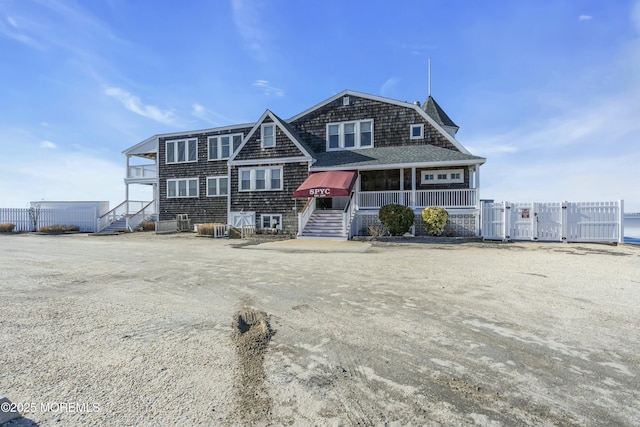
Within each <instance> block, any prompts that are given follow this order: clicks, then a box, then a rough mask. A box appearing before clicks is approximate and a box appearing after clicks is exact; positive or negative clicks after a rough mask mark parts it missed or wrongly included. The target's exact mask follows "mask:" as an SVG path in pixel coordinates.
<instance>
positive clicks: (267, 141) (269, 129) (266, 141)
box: [260, 123, 276, 148]
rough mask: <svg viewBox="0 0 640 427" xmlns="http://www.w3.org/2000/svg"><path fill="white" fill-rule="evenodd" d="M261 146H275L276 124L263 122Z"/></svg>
mask: <svg viewBox="0 0 640 427" xmlns="http://www.w3.org/2000/svg"><path fill="white" fill-rule="evenodd" d="M260 129H261V135H260V138H261V141H262V148H272V147H275V146H276V125H275V124H274V123H265V124H263V125H262V126H261V127H260Z"/></svg>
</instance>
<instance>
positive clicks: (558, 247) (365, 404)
mask: <svg viewBox="0 0 640 427" xmlns="http://www.w3.org/2000/svg"><path fill="white" fill-rule="evenodd" d="M639 303H640V248H639V247H632V246H628V245H621V246H607V245H587V244H570V245H568V244H544V243H511V244H502V243H465V244H404V243H403V244H397V243H368V242H326V241H285V242H272V243H263V244H259V245H248V244H241V245H238V241H228V240H213V239H208V238H196V237H195V236H194V235H192V234H181V235H165V236H157V235H155V234H149V233H136V234H131V235H121V236H116V237H96V236H88V235H84V234H77V235H62V236H40V235H4V236H0V395H5V396H7V397H8V398H9V399H10V400H11V401H12V402H13V403H14V404H16V405H18V406H19V407H20V409H21V410H22V412H23V415H24V418H22V419H20V420H18V421H13V422H10V423H8V424H7V425H8V426H21V427H22V426H35V425H39V426H52V425H55V426H86V425H119V426H138V425H154V426H155V425H158V426H162V425H204V426H213V425H250V424H254V425H312V424H313V425H319V426H325V425H326V426H339V425H345V426H349V425H362V426H365V425H427V426H430V425H433V426H435V425H486V426H516V425H531V426H540V425H547V426H551V425H554V426H555V425H558V426H565V425H566V426H569V425H580V426H607V425H611V426H624V425H628V426H632V425H639V424H640V404H639V403H638V402H640V351H639V350H640V307H639ZM3 427H4V426H3Z"/></svg>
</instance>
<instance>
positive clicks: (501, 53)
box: [0, 0, 640, 212]
mask: <svg viewBox="0 0 640 427" xmlns="http://www.w3.org/2000/svg"><path fill="white" fill-rule="evenodd" d="M0 52H2V59H1V61H0V82H1V84H0V146H1V147H2V153H3V154H2V156H0V207H25V206H26V205H27V203H28V202H29V201H32V200H42V199H44V200H109V201H110V202H111V204H112V206H115V204H117V203H119V202H120V201H122V200H123V199H124V191H125V187H124V183H123V178H124V175H125V157H124V155H123V154H122V153H121V152H122V151H123V150H125V149H126V148H128V147H130V146H132V145H135V144H136V143H138V142H140V141H142V140H144V139H146V138H148V137H150V136H152V135H154V134H158V133H166V132H178V131H183V130H195V129H204V128H211V127H215V126H224V125H229V124H236V123H246V122H253V121H255V120H257V119H258V118H259V117H260V115H261V114H262V113H263V112H264V110H265V109H266V108H269V109H271V110H272V111H274V112H275V113H276V114H278V115H279V116H280V117H282V118H288V117H291V116H293V115H295V114H297V113H299V112H301V111H303V110H305V109H307V108H309V107H311V106H313V105H315V104H317V103H319V102H321V101H323V100H324V99H326V98H329V97H331V96H332V95H334V94H336V93H338V92H340V91H342V90H344V89H352V90H356V91H359V92H365V93H370V94H374V95H380V96H385V97H389V98H393V99H398V100H402V101H416V100H419V101H424V99H425V98H426V97H427V58H428V57H431V93H432V95H433V96H434V98H435V99H436V100H437V101H438V103H439V104H440V105H441V106H442V107H443V108H444V110H445V111H446V112H447V113H448V115H449V116H450V117H451V118H452V119H453V120H454V121H455V122H456V123H457V124H458V125H459V126H460V128H461V129H460V131H459V132H458V134H457V139H458V140H459V141H460V142H461V143H462V144H463V145H464V146H465V147H467V148H468V149H469V150H470V151H471V152H472V153H473V154H476V155H480V156H484V157H486V158H487V159H488V160H487V163H486V164H485V165H484V166H483V167H482V169H481V193H482V197H483V198H493V199H496V200H510V201H561V200H569V201H605V200H606V201H608V200H617V199H624V200H625V207H626V209H625V210H626V211H628V212H631V211H638V212H640V178H639V174H638V165H639V164H640V0H639V1H631V0H628V1H627V0H616V1H600V0H554V1H551V0H548V1H541V0H531V1H528V0H522V1H511V0H509V1H507V0H504V1H500V0H491V1H473V0H467V1H463V0H452V1H446V2H444V1H440V0H416V1H375V0H374V1H366V2H364V1H363V2H358V1H349V2H347V1H343V0H340V1H337V0H336V1H334V0H326V1H321V2H307V1H302V0H301V1H284V0H272V1H266V0H262V1H261V0H255V1H254V0H233V1H171V0H165V1H144V0H139V1H129V0H86V1H73V0H41V1H31V0H0ZM132 188H133V187H132ZM135 196H136V194H133V195H132V197H135ZM145 196H146V194H144V193H141V194H140V195H139V197H138V198H147V197H145Z"/></svg>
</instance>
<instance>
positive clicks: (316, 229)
mask: <svg viewBox="0 0 640 427" xmlns="http://www.w3.org/2000/svg"><path fill="white" fill-rule="evenodd" d="M298 238H299V239H326V240H347V235H346V234H344V232H343V230H342V211H341V210H340V211H338V210H316V211H314V212H313V213H312V214H311V216H310V217H309V221H308V222H307V225H305V227H304V230H302V233H301V235H300V236H298Z"/></svg>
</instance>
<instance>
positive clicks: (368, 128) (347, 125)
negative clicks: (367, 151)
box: [327, 119, 373, 151]
mask: <svg viewBox="0 0 640 427" xmlns="http://www.w3.org/2000/svg"><path fill="white" fill-rule="evenodd" d="M372 147H373V120H371V119H369V120H360V121H353V122H341V123H329V124H328V125H327V151H333V150H345V149H346V150H351V149H358V148H372Z"/></svg>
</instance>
